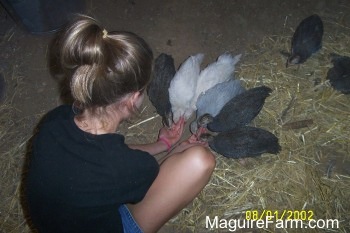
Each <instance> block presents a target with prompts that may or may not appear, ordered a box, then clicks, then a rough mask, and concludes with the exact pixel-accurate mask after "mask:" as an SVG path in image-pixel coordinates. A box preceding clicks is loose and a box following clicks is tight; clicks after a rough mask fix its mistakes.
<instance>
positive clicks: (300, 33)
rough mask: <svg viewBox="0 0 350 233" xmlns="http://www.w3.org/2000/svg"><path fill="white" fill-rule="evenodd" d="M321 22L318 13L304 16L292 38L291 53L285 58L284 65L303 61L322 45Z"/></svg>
mask: <svg viewBox="0 0 350 233" xmlns="http://www.w3.org/2000/svg"><path fill="white" fill-rule="evenodd" d="M322 37H323V22H322V20H321V18H320V17H319V16H318V15H316V14H315V15H311V16H309V17H307V18H305V19H304V20H303V21H301V23H300V24H299V26H298V27H297V29H296V30H295V32H294V34H293V38H292V43H291V44H292V46H291V54H290V56H289V58H288V59H287V63H286V67H288V65H290V64H301V63H304V62H305V61H306V60H307V59H308V58H309V57H310V56H311V55H312V54H313V53H316V52H317V51H318V50H319V49H321V47H322Z"/></svg>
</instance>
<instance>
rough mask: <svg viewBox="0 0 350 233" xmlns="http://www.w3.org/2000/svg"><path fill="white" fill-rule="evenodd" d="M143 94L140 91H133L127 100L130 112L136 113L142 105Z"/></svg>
mask: <svg viewBox="0 0 350 233" xmlns="http://www.w3.org/2000/svg"><path fill="white" fill-rule="evenodd" d="M142 97H143V94H142V93H141V92H140V91H136V92H134V93H132V94H131V95H130V96H129V98H128V100H127V107H128V109H129V111H130V112H132V113H134V112H136V111H137V110H138V108H139V107H140V106H141V104H142V101H143V98H142Z"/></svg>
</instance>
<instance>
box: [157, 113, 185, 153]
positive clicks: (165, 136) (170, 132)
mask: <svg viewBox="0 0 350 233" xmlns="http://www.w3.org/2000/svg"><path fill="white" fill-rule="evenodd" d="M184 125H185V119H184V118H183V117H182V118H180V120H179V121H178V122H176V123H174V124H173V125H172V126H171V128H167V127H163V128H161V129H160V130H159V135H158V140H163V141H165V142H167V143H168V144H169V145H170V147H171V146H172V145H174V144H175V143H177V142H178V141H179V140H180V138H181V136H182V133H183V129H184Z"/></svg>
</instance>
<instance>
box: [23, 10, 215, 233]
mask: <svg viewBox="0 0 350 233" xmlns="http://www.w3.org/2000/svg"><path fill="white" fill-rule="evenodd" d="M152 56H153V55H152V51H151V49H150V48H149V46H148V45H147V44H146V42H145V41H144V40H143V39H141V38H140V37H138V36H137V35H135V34H132V33H130V32H107V31H106V30H105V29H103V28H102V27H101V26H100V25H99V23H98V22H97V21H95V20H94V19H92V18H90V17H87V16H80V17H79V18H78V19H76V20H75V21H73V22H72V23H71V24H70V25H69V26H68V27H67V29H66V30H65V31H64V32H63V34H62V37H61V39H60V61H61V64H62V66H63V67H64V68H66V69H67V70H68V71H69V72H70V76H69V77H70V78H71V79H70V89H71V93H72V96H73V98H74V100H75V102H74V104H73V106H69V105H63V106H60V107H57V108H56V109H54V110H52V111H51V112H49V113H48V114H47V115H46V116H45V118H44V119H43V121H42V122H41V124H40V125H39V127H38V128H39V131H38V133H37V135H36V136H35V139H34V141H33V152H32V157H31V161H30V165H29V170H28V176H27V180H26V187H27V192H26V194H27V200H28V207H29V214H30V216H31V221H32V223H33V225H34V227H35V228H37V229H38V231H39V232H47V233H55V232H72V233H73V232H74V233H80V232H81V233H83V232H84V233H86V232H93V233H97V232H103V233H108V232H113V233H116V232H132V233H135V232H146V233H148V232H156V231H157V230H159V229H160V228H161V227H162V226H163V225H164V224H165V223H166V222H167V221H168V220H169V219H170V218H172V217H173V216H175V215H176V214H177V213H178V212H179V211H180V210H181V209H182V208H184V207H185V206H186V205H187V204H188V203H190V202H191V201H192V200H193V199H194V198H195V197H196V195H197V194H198V193H199V192H200V191H201V190H202V189H203V188H204V186H205V185H206V184H207V182H208V181H209V179H210V176H211V174H212V172H213V170H214V167H215V159H214V156H213V154H212V153H211V152H210V151H209V150H208V149H207V148H206V147H204V146H203V145H201V144H200V143H199V142H197V141H196V140H195V138H193V137H191V138H189V139H188V140H186V141H184V142H182V143H180V144H179V145H178V146H176V147H175V148H173V149H172V150H171V152H170V153H169V154H168V158H167V159H166V160H165V161H164V162H162V163H161V164H160V165H158V163H157V162H156V160H155V158H154V157H153V156H152V155H155V154H158V153H160V152H163V151H166V150H169V149H170V148H171V147H172V145H174V144H176V143H177V142H178V141H179V140H180V138H181V135H182V132H183V128H184V120H180V121H179V122H177V123H175V124H174V125H173V127H172V128H171V129H167V128H162V129H160V131H159V139H158V140H157V141H156V142H154V143H151V144H146V145H126V144H125V143H124V137H123V136H122V135H119V134H117V133H115V132H116V131H117V129H118V126H119V124H120V123H121V122H122V121H124V120H126V119H128V118H130V117H131V116H132V115H133V114H134V113H135V112H136V111H137V109H138V108H139V107H140V105H141V103H142V101H143V98H144V92H145V88H146V86H147V84H148V83H149V81H150V77H151V72H152V59H153V57H152Z"/></svg>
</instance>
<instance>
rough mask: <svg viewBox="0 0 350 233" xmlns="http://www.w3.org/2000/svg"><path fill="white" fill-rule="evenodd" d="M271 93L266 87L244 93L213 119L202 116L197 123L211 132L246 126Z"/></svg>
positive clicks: (229, 102)
mask: <svg viewBox="0 0 350 233" xmlns="http://www.w3.org/2000/svg"><path fill="white" fill-rule="evenodd" d="M271 92H272V90H271V88H269V87H266V86H261V87H255V88H252V89H249V90H247V91H244V92H243V93H241V94H239V95H236V96H235V97H233V98H232V99H231V100H230V101H228V102H227V103H226V104H225V105H224V107H223V108H222V109H221V110H220V112H219V113H218V114H217V115H216V116H215V117H213V116H211V115H210V114H204V115H203V116H202V117H201V118H200V119H199V121H198V123H199V125H200V126H201V127H202V126H203V127H205V126H207V128H208V129H209V130H210V131H212V132H223V131H230V130H232V129H234V128H237V127H240V126H244V125H247V124H249V123H250V122H251V121H252V120H253V119H254V118H255V117H256V116H257V115H258V114H259V112H260V110H261V109H262V107H263V105H264V103H265V99H266V98H267V97H268V96H269V95H270V93H271Z"/></svg>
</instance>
